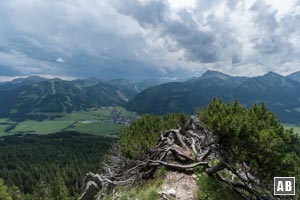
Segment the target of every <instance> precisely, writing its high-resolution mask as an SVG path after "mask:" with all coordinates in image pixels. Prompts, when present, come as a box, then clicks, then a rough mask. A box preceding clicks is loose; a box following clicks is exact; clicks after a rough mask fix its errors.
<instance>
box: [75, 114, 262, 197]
mask: <svg viewBox="0 0 300 200" xmlns="http://www.w3.org/2000/svg"><path fill="white" fill-rule="evenodd" d="M217 141H218V140H217V138H216V137H215V136H214V135H213V133H212V132H211V131H209V130H208V129H206V128H205V127H204V126H202V125H201V122H200V121H199V120H198V118H196V117H192V118H191V119H190V120H189V122H188V123H187V124H186V127H184V128H181V127H180V128H179V129H171V130H168V131H165V132H161V134H160V138H159V139H158V141H157V144H156V146H155V147H153V148H152V149H151V150H150V151H149V152H148V153H147V154H146V155H145V156H144V157H143V159H141V160H131V159H128V158H126V157H124V156H123V155H122V153H121V152H120V151H119V150H118V148H117V149H115V150H113V151H112V152H113V154H112V155H111V158H110V160H109V161H107V162H106V163H105V164H104V172H103V173H102V174H101V175H99V174H93V173H89V174H87V176H86V177H85V179H84V184H83V185H84V193H83V194H82V196H81V197H80V198H79V200H92V199H93V198H94V196H95V195H96V194H97V193H98V192H99V191H100V190H102V191H103V192H102V193H100V197H99V198H101V195H104V194H105V193H108V192H111V191H113V189H114V188H115V187H116V186H124V185H133V184H134V183H135V182H136V181H139V180H143V179H147V178H149V177H151V176H152V175H153V173H154V172H155V170H156V169H157V168H158V167H159V166H164V167H166V168H168V169H171V170H180V171H186V172H189V171H191V170H193V169H194V168H195V167H198V166H205V168H206V173H207V174H208V175H210V176H212V177H215V178H216V179H217V180H218V181H220V182H222V183H223V184H226V185H227V187H228V188H231V189H232V190H233V191H235V192H236V193H239V194H240V196H241V197H242V198H244V199H247V198H248V196H247V195H245V192H241V190H243V191H246V192H248V193H249V194H251V195H254V196H255V197H256V199H259V200H261V199H263V196H261V195H260V194H259V192H257V191H256V189H255V188H252V187H251V186H252V185H253V183H254V182H255V183H257V181H256V180H255V176H252V175H251V176H250V175H249V173H250V172H249V169H247V167H245V166H241V167H239V168H237V166H234V165H230V163H228V159H227V158H228V152H226V151H224V150H223V149H222V148H221V147H219V146H218V143H217ZM216 159H217V160H220V162H219V163H218V164H217V165H215V166H209V164H208V163H209V161H210V160H216ZM244 165H245V164H244ZM224 169H226V170H229V171H230V172H231V173H229V174H233V175H234V176H235V178H234V179H232V180H231V179H230V180H226V179H224V178H222V177H221V176H220V175H219V174H218V172H219V171H221V170H224ZM243 174H246V175H245V178H244V176H243ZM250 177H251V179H250ZM253 177H254V178H253ZM254 180H255V181H254ZM249 199H250V198H249Z"/></svg>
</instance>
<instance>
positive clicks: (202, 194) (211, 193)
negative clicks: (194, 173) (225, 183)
mask: <svg viewBox="0 0 300 200" xmlns="http://www.w3.org/2000/svg"><path fill="white" fill-rule="evenodd" d="M197 183H198V200H220V199H222V200H240V199H241V198H240V197H239V196H238V195H236V194H234V193H232V192H231V191H230V190H228V189H226V188H223V187H222V186H221V185H220V184H219V183H218V182H217V181H216V180H215V179H214V178H210V177H208V176H207V175H206V174H204V173H203V174H198V182H197Z"/></svg>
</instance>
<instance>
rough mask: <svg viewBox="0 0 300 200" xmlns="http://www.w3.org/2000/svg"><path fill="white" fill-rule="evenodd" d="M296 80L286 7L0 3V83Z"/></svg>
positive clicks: (101, 0) (178, 1)
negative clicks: (25, 79)
mask: <svg viewBox="0 0 300 200" xmlns="http://www.w3.org/2000/svg"><path fill="white" fill-rule="evenodd" d="M207 69H212V70H218V71H222V72H225V73H228V74H232V75H246V76H255V75H261V74H263V73H266V72H268V71H275V72H277V73H281V74H284V75H285V74H288V73H291V72H295V71H299V70H300V2H299V0H298V1H295V0H257V1H252V0H245V1H242V0H241V1H239V0H227V1H222V0H201V1H200V0H197V1H196V0H195V1H194V0H152V1H150V0H1V1H0V79H7V78H8V77H10V76H27V75H36V74H38V75H44V76H48V77H55V76H57V77H60V78H72V77H81V78H84V77H91V76H94V77H99V78H106V79H110V78H120V77H122V78H128V79H135V80H138V79H144V78H149V77H154V76H169V77H174V76H177V77H186V76H188V77H189V76H199V75H200V74H202V73H203V72H204V71H206V70H207Z"/></svg>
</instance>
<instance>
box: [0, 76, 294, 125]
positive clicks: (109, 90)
mask: <svg viewBox="0 0 300 200" xmlns="http://www.w3.org/2000/svg"><path fill="white" fill-rule="evenodd" d="M213 97H220V98H222V99H223V100H224V101H226V102H228V101H232V100H234V99H238V100H239V101H240V103H242V104H243V105H245V106H251V105H252V104H253V103H261V102H265V103H266V105H267V107H268V108H269V109H270V110H272V111H274V112H275V114H276V115H277V116H278V117H279V118H280V119H281V120H282V121H283V122H287V123H300V72H295V73H293V74H290V75H288V76H282V75H280V74H277V73H274V72H269V73H267V74H265V75H263V76H257V77H251V78H250V77H238V76H230V75H228V74H224V73H221V72H218V71H207V72H205V73H204V74H203V75H202V76H200V77H197V78H192V79H189V80H185V81H183V80H179V79H171V78H154V79H148V80H145V81H141V82H131V81H128V80H125V79H114V80H109V81H103V80H99V79H97V78H88V79H78V80H73V81H65V80H61V79H45V78H41V77H38V76H31V77H27V78H20V79H15V80H13V81H10V82H5V83H1V84H0V117H10V118H13V119H15V120H24V119H27V118H34V119H35V118H38V119H40V118H43V117H45V116H49V115H45V113H50V114H53V115H54V116H55V114H61V113H65V112H71V111H75V110H81V109H86V108H92V107H101V106H112V105H120V106H124V107H126V108H127V109H128V110H131V111H135V112H137V113H139V114H144V113H151V114H159V115H160V114H164V113H170V112H184V113H187V114H192V113H194V110H195V108H196V107H199V108H203V107H204V106H206V105H207V103H208V102H209V101H210V100H211V99H212V98H213Z"/></svg>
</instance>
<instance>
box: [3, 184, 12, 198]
mask: <svg viewBox="0 0 300 200" xmlns="http://www.w3.org/2000/svg"><path fill="white" fill-rule="evenodd" d="M0 200H12V198H11V196H10V194H9V192H8V187H7V186H6V185H5V183H4V181H3V180H2V179H0Z"/></svg>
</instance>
